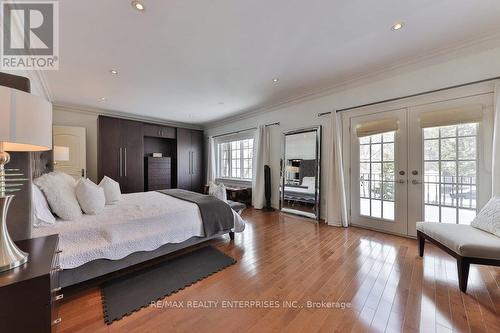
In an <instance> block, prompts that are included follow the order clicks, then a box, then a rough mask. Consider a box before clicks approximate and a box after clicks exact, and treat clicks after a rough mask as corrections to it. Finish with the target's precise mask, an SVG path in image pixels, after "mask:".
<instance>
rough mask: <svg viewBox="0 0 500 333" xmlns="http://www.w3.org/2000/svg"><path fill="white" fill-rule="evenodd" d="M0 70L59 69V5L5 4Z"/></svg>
mask: <svg viewBox="0 0 500 333" xmlns="http://www.w3.org/2000/svg"><path fill="white" fill-rule="evenodd" d="M1 17H2V18H3V22H2V38H1V62H0V69H5V70H57V69H58V68H59V3H58V2H57V1H36V2H31V1H2V2H1Z"/></svg>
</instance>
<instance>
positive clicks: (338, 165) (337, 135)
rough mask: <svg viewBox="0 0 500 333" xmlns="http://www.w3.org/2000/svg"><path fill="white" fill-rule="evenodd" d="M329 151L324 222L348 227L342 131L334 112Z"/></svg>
mask: <svg viewBox="0 0 500 333" xmlns="http://www.w3.org/2000/svg"><path fill="white" fill-rule="evenodd" d="M327 147H328V149H329V150H330V152H329V153H330V159H329V163H328V177H327V180H328V185H327V204H326V222H327V223H328V224H329V225H333V226H339V227H340V226H342V227H347V226H349V219H348V215H347V200H346V190H345V179H344V167H343V165H342V131H341V128H340V120H339V116H338V115H337V113H336V112H335V111H333V112H332V115H331V126H330V142H329V145H327Z"/></svg>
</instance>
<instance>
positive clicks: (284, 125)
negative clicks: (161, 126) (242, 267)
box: [205, 47, 500, 217]
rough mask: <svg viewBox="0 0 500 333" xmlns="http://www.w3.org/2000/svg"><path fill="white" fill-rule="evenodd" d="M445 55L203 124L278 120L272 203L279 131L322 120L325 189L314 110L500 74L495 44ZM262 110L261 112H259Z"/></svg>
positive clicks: (212, 130) (230, 126)
mask: <svg viewBox="0 0 500 333" xmlns="http://www.w3.org/2000/svg"><path fill="white" fill-rule="evenodd" d="M450 58H451V57H450V56H447V57H446V59H445V58H441V60H439V61H437V60H435V61H433V62H427V63H426V64H421V66H417V65H412V66H411V67H407V68H406V69H403V68H400V69H395V70H392V71H391V72H386V73H384V74H380V76H379V77H378V78H377V77H372V78H371V79H370V81H369V82H368V81H365V83H359V84H357V85H354V84H351V86H350V87H348V88H347V87H345V88H344V89H340V88H339V89H337V90H336V91H332V92H330V93H328V94H322V95H321V96H320V95H318V96H316V97H310V98H307V99H304V100H302V101H296V102H293V103H288V104H285V105H282V106H279V107H276V108H273V109H268V110H260V111H258V112H252V115H251V116H249V117H246V118H245V117H244V116H243V117H242V119H239V120H238V119H234V118H233V119H231V120H230V121H226V122H218V123H217V124H212V125H211V126H208V127H207V128H206V130H205V134H206V135H207V136H209V135H217V134H223V133H225V132H230V131H234V130H239V129H245V128H250V127H254V126H256V125H258V124H267V123H272V122H277V121H279V122H280V126H272V127H270V138H271V147H270V149H271V169H272V184H273V186H272V189H273V193H272V196H273V197H272V203H273V206H274V207H278V205H279V198H278V193H277V189H278V184H279V162H280V157H281V149H282V148H281V140H282V135H281V133H282V132H284V131H288V130H293V129H296V128H301V127H309V126H313V125H323V126H324V127H323V138H322V141H323V149H322V175H323V177H322V188H323V189H325V188H326V186H325V185H326V177H325V173H326V170H327V167H328V163H329V160H330V156H328V154H327V151H328V149H327V148H326V147H325V143H327V142H329V135H330V130H329V120H330V117H329V116H324V117H318V116H317V114H318V113H320V112H328V111H332V110H335V109H342V108H345V107H351V106H356V105H361V104H366V103H371V102H376V101H381V100H386V99H390V98H397V97H401V96H407V95H411V94H415V93H419V92H425V91H430V90H434V89H439V88H443V87H449V86H453V85H457V84H462V83H468V82H472V81H478V80H482V79H487V78H492V77H497V76H500V47H495V48H488V49H482V50H481V49H478V50H477V52H473V53H469V54H467V55H463V54H462V55H456V57H455V58H453V59H450ZM261 111H262V112H261ZM326 194H327V193H325V191H322V207H323V208H322V214H321V215H322V217H324V214H323V212H325V198H326Z"/></svg>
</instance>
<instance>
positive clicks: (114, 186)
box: [99, 176, 122, 205]
mask: <svg viewBox="0 0 500 333" xmlns="http://www.w3.org/2000/svg"><path fill="white" fill-rule="evenodd" d="M99 187H102V189H103V190H104V196H105V197H106V205H114V204H115V203H117V202H118V201H120V199H121V197H122V192H121V191H120V184H118V182H115V181H114V180H113V179H111V178H109V177H108V176H104V178H103V179H102V180H101V182H100V183H99Z"/></svg>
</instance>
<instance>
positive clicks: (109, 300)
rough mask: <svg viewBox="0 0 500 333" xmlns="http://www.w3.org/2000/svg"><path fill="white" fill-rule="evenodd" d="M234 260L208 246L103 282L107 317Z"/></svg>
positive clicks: (137, 306) (135, 307)
mask: <svg viewBox="0 0 500 333" xmlns="http://www.w3.org/2000/svg"><path fill="white" fill-rule="evenodd" d="M234 263H236V260H234V259H233V258H231V257H229V256H227V255H225V254H224V253H222V252H221V251H219V250H217V249H215V248H213V247H212V246H206V247H203V248H200V249H196V250H194V251H192V252H189V253H186V254H183V255H180V256H178V257H175V258H173V259H170V260H168V261H165V262H162V263H160V264H158V265H155V266H153V267H149V268H147V269H144V270H141V271H138V272H134V273H131V274H129V275H125V276H123V277H119V278H116V279H114V280H111V281H109V282H106V283H104V284H103V285H101V294H102V303H103V308H104V321H105V322H106V324H108V325H109V324H111V323H112V322H113V321H115V320H119V319H121V318H122V317H123V316H126V315H128V314H130V313H132V312H134V311H137V310H139V309H141V308H142V307H145V306H149V305H150V304H151V302H152V301H156V300H159V299H162V298H163V297H165V296H168V295H170V294H172V293H175V292H177V291H179V290H181V289H184V288H185V287H187V286H190V285H191V284H193V283H195V282H197V281H199V280H202V279H204V278H206V277H208V276H209V275H211V274H214V273H216V272H218V271H220V270H222V269H224V268H226V267H228V266H230V265H232V264H234Z"/></svg>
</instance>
